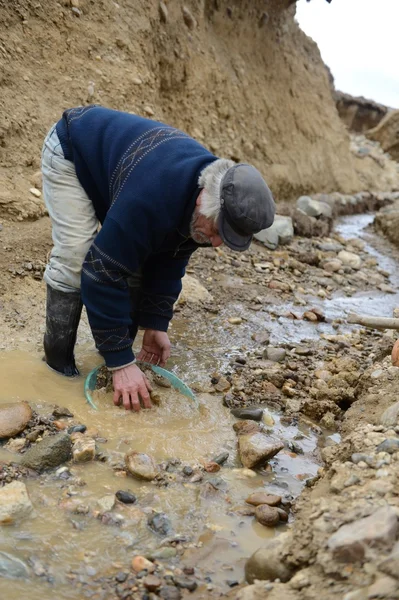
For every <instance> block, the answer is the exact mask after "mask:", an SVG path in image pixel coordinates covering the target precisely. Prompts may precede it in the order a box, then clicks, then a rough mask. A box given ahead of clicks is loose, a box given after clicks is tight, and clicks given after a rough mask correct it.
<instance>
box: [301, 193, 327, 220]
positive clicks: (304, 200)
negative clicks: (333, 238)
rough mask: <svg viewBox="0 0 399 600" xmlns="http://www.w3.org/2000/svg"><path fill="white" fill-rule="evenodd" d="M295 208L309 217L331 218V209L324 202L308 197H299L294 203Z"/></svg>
mask: <svg viewBox="0 0 399 600" xmlns="http://www.w3.org/2000/svg"><path fill="white" fill-rule="evenodd" d="M296 205H297V208H299V209H300V210H302V211H303V212H304V213H305V214H306V215H308V216H309V217H320V216H321V215H323V216H325V217H328V218H331V217H332V208H331V206H329V205H328V204H326V202H320V201H319V200H313V199H312V198H311V197H310V196H301V197H300V198H298V200H297V201H296Z"/></svg>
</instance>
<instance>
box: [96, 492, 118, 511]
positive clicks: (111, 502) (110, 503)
mask: <svg viewBox="0 0 399 600" xmlns="http://www.w3.org/2000/svg"><path fill="white" fill-rule="evenodd" d="M97 506H98V508H99V509H100V511H101V512H103V513H106V512H109V511H110V510H112V509H113V508H114V506H115V496H114V495H113V494H107V495H106V496H103V497H102V498H100V499H99V500H97Z"/></svg>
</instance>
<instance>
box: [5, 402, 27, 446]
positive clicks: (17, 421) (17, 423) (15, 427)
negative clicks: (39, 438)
mask: <svg viewBox="0 0 399 600" xmlns="http://www.w3.org/2000/svg"><path fill="white" fill-rule="evenodd" d="M31 418H32V409H31V407H30V406H29V404H28V403H27V402H16V403H14V402H9V403H7V404H1V405H0V438H10V437H13V436H14V435H18V433H21V431H23V430H24V429H25V427H26V426H27V424H28V422H29V421H30V420H31Z"/></svg>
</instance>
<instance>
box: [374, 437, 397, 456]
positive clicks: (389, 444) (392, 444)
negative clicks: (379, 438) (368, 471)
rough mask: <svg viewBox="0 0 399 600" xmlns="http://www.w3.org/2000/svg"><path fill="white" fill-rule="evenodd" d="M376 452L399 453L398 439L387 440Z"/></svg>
mask: <svg viewBox="0 0 399 600" xmlns="http://www.w3.org/2000/svg"><path fill="white" fill-rule="evenodd" d="M376 450H377V452H388V454H393V453H394V452H398V451H399V440H398V439H396V438H388V439H387V440H384V441H383V442H382V443H381V444H379V445H378V446H377V448H376Z"/></svg>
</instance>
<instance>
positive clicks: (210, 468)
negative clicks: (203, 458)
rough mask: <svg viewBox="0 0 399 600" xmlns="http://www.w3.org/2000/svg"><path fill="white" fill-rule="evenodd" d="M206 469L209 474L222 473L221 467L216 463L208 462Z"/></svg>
mask: <svg viewBox="0 0 399 600" xmlns="http://www.w3.org/2000/svg"><path fill="white" fill-rule="evenodd" d="M204 469H205V471H206V472H207V473H217V472H218V471H220V465H219V464H218V463H216V462H208V463H206V464H205V465H204Z"/></svg>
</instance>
